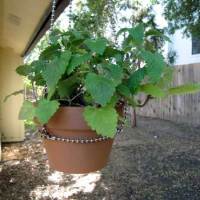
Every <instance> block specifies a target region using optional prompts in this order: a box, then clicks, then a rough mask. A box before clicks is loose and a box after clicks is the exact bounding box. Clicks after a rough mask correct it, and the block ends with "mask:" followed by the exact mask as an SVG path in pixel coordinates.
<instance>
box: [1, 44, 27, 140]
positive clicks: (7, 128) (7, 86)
mask: <svg viewBox="0 0 200 200" xmlns="http://www.w3.org/2000/svg"><path fill="white" fill-rule="evenodd" d="M22 61H23V60H22V58H21V57H20V55H18V54H16V53H15V52H14V51H13V50H12V49H10V48H1V47H0V132H1V134H2V141H4V142H12V141H22V140H23V139H24V124H23V121H20V120H18V113H19V110H20V106H21V104H22V102H23V95H18V96H13V97H11V98H10V99H8V101H7V102H5V103H4V102H3V99H4V98H5V96H6V95H8V94H10V93H12V92H14V91H16V90H20V89H23V87H24V86H23V81H22V78H21V77H20V76H18V75H17V74H16V72H15V69H16V67H17V66H18V65H20V64H21V63H22Z"/></svg>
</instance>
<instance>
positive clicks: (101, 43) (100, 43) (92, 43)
mask: <svg viewBox="0 0 200 200" xmlns="http://www.w3.org/2000/svg"><path fill="white" fill-rule="evenodd" d="M84 43H85V45H86V46H87V47H88V48H89V49H90V50H91V51H92V52H95V53H98V54H100V55H103V53H104V51H105V49H106V45H107V40H106V39H104V38H100V39H96V40H92V39H87V40H85V42H84Z"/></svg>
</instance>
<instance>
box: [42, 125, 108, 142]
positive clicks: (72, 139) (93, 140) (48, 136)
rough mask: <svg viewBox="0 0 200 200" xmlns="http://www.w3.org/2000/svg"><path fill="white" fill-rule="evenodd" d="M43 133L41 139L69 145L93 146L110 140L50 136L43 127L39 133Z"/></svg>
mask: <svg viewBox="0 0 200 200" xmlns="http://www.w3.org/2000/svg"><path fill="white" fill-rule="evenodd" d="M39 132H40V133H41V137H42V138H44V139H47V140H51V141H60V142H67V143H76V144H91V143H97V142H103V141H106V140H109V139H110V138H108V137H98V138H84V139H82V138H64V137H60V136H55V135H50V134H49V133H48V132H47V130H46V128H45V127H43V129H42V130H40V131H39Z"/></svg>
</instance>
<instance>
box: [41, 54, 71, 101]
mask: <svg viewBox="0 0 200 200" xmlns="http://www.w3.org/2000/svg"><path fill="white" fill-rule="evenodd" d="M70 57H71V52H70V51H65V52H63V53H62V54H61V56H60V57H56V58H55V59H54V60H53V61H52V62H50V63H48V64H47V65H46V69H45V70H44V71H43V72H42V76H43V78H44V79H45V81H46V83H47V86H48V93H49V94H48V99H50V98H51V96H52V95H53V93H54V92H55V89H56V85H57V83H58V81H59V80H60V78H61V76H62V75H63V74H64V73H65V71H66V69H67V66H68V63H69V60H70Z"/></svg>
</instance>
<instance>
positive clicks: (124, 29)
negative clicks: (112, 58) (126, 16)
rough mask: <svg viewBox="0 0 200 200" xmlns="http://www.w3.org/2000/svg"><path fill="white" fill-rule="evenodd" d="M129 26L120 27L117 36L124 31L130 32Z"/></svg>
mask: <svg viewBox="0 0 200 200" xmlns="http://www.w3.org/2000/svg"><path fill="white" fill-rule="evenodd" d="M129 30H130V29H129V28H122V29H120V30H119V31H118V32H117V37H119V35H121V34H122V33H124V32H129Z"/></svg>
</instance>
